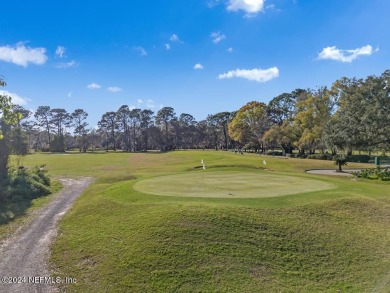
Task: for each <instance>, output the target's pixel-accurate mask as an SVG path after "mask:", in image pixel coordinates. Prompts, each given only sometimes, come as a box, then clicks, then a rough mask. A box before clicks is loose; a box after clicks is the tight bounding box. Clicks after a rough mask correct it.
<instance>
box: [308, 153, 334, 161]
mask: <svg viewBox="0 0 390 293" xmlns="http://www.w3.org/2000/svg"><path fill="white" fill-rule="evenodd" d="M306 158H307V159H314V160H332V155H329V154H312V155H308V156H307V157H306Z"/></svg>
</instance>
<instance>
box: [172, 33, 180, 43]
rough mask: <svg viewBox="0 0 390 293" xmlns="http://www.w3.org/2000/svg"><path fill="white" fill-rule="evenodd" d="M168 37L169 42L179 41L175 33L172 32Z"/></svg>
mask: <svg viewBox="0 0 390 293" xmlns="http://www.w3.org/2000/svg"><path fill="white" fill-rule="evenodd" d="M169 39H170V40H171V42H180V39H179V37H178V36H177V35H176V34H173V35H172V36H171V37H170V38H169Z"/></svg>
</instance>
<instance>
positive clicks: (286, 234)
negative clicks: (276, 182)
mask: <svg viewBox="0 0 390 293" xmlns="http://www.w3.org/2000/svg"><path fill="white" fill-rule="evenodd" d="M202 159H203V160H204V161H205V163H206V165H207V168H208V170H206V171H207V172H209V171H210V172H209V173H210V174H215V175H217V174H224V176H229V174H230V175H232V174H241V173H245V175H246V176H250V174H252V175H256V176H257V175H263V174H264V175H266V174H270V175H272V176H276V177H279V178H282V177H283V176H286V177H288V179H287V182H289V181H288V180H290V177H291V178H293V179H305V180H308V181H312V180H318V181H319V182H322V183H326V184H329V185H331V186H333V188H332V189H324V190H318V191H312V192H299V193H294V194H290V195H288V196H277V197H266V198H233V197H231V198H223V197H221V198H218V197H188V196H187V197H184V196H157V195H153V194H146V193H145V192H144V191H140V190H138V187H137V185H138V186H139V185H140V184H142V182H144V180H153V178H160V179H161V178H163V177H166V176H164V175H167V174H178V173H179V174H183V173H186V172H188V170H192V172H194V173H196V172H201V170H197V169H195V167H196V166H198V165H199V162H200V160H202ZM262 160H263V158H261V157H259V156H258V155H248V154H245V155H243V156H241V155H240V156H238V155H235V154H234V153H228V152H212V151H204V152H203V151H183V152H171V153H165V154H157V153H153V154H125V153H115V154H114V153H108V154H103V153H101V154H95V155H92V154H74V155H73V156H48V155H46V154H36V155H32V156H30V157H29V158H28V159H26V161H29V163H30V164H33V165H34V164H37V163H39V162H40V161H45V162H47V165H48V168H49V169H50V170H51V172H52V173H53V174H55V175H64V174H66V175H71V174H74V175H83V176H94V177H95V178H96V179H97V180H96V181H95V183H94V184H93V185H91V186H90V187H89V188H88V189H87V190H86V192H85V193H84V195H83V196H81V197H80V198H79V199H78V200H77V202H76V203H75V205H74V207H73V208H72V209H71V210H70V212H69V213H68V214H67V215H66V216H65V217H64V219H63V221H62V222H61V224H60V231H59V233H58V235H59V236H58V238H57V241H56V242H55V243H54V244H53V246H52V251H51V262H52V264H51V265H52V269H53V271H55V272H56V274H58V275H60V276H61V277H72V278H76V279H77V283H76V284H63V286H64V288H62V289H63V290H64V291H68V292H388V291H389V288H390V284H389V278H388V276H389V275H390V272H389V267H390V258H389V255H390V237H389V233H388V227H389V225H390V192H389V190H390V188H389V185H390V184H387V183H377V182H367V181H361V180H360V179H355V178H352V179H353V180H351V178H339V177H337V178H333V177H332V178H330V177H328V176H324V177H321V178H319V177H318V175H317V176H316V175H310V174H305V173H304V170H306V169H316V168H324V169H331V168H334V166H333V162H331V161H317V160H300V159H286V160H280V159H277V158H268V157H267V159H266V160H267V168H269V169H270V170H272V171H270V172H266V171H264V170H261V168H260V167H262V166H263V164H262ZM216 166H225V167H220V168H214V169H213V168H212V167H216ZM248 166H253V168H248ZM350 167H351V168H361V167H362V165H361V164H360V165H359V164H353V163H350ZM214 170H218V171H214ZM207 172H206V173H207ZM206 173H205V174H204V175H206ZM172 176H173V175H172ZM235 176H237V175H235ZM115 178H117V179H116V180H117V181H116V182H115ZM171 179H172V178H171ZM230 179H231V178H230ZM271 179H272V178H270V180H271ZM183 181H185V180H183ZM216 181H218V180H216ZM229 181H230V180H226V181H225V182H224V184H229ZM254 181H256V179H254ZM267 181H268V180H263V182H267ZM314 182H316V181H314ZM173 183H175V184H176V185H179V184H177V182H176V181H175V180H173ZM181 183H182V182H181ZM316 183H318V182H316ZM224 184H221V186H223V185H224ZM134 186H135V187H136V189H135V188H134ZM287 187H288V186H286V189H288V188H287ZM287 192H288V191H287Z"/></svg>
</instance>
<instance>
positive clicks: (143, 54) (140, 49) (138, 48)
mask: <svg viewBox="0 0 390 293" xmlns="http://www.w3.org/2000/svg"><path fill="white" fill-rule="evenodd" d="M134 50H135V51H138V52H139V53H140V55H141V56H148V52H146V50H145V49H144V48H143V47H141V46H138V47H134Z"/></svg>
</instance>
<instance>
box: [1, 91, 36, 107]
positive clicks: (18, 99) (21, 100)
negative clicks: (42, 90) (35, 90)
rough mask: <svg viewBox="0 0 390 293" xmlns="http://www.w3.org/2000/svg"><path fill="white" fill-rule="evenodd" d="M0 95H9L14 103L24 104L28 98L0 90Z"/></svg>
mask: <svg viewBox="0 0 390 293" xmlns="http://www.w3.org/2000/svg"><path fill="white" fill-rule="evenodd" d="M0 95H3V96H9V97H11V102H12V103H13V104H15V105H20V106H23V105H26V104H27V102H28V101H29V99H27V98H22V97H21V96H19V95H17V94H15V93H10V92H9V91H0Z"/></svg>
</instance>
